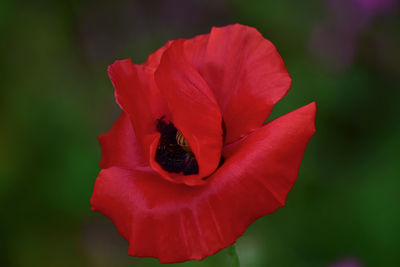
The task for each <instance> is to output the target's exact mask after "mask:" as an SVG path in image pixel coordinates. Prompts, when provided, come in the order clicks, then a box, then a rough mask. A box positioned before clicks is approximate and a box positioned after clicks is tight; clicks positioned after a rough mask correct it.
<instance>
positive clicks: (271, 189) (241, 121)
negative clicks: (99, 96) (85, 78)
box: [91, 25, 316, 263]
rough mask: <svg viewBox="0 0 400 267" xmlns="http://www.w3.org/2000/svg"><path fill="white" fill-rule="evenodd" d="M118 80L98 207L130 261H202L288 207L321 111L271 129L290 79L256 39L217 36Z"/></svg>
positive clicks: (243, 33)
mask: <svg viewBox="0 0 400 267" xmlns="http://www.w3.org/2000/svg"><path fill="white" fill-rule="evenodd" d="M108 72H109V75H110V78H111V80H112V82H113V85H114V87H115V96H116V99H117V102H118V104H119V106H120V107H121V109H122V110H123V112H122V115H121V117H120V118H119V119H118V120H117V121H116V122H115V124H114V125H113V127H112V128H111V130H110V132H109V133H107V134H104V135H102V136H100V137H99V140H100V143H101V146H102V150H103V158H102V160H101V163H100V165H101V168H102V170H101V172H100V174H99V176H98V177H97V180H96V183H95V186H94V192H93V196H92V198H91V205H92V208H93V210H96V211H100V212H101V213H103V214H104V215H106V216H107V217H109V218H110V219H111V220H112V221H113V222H114V223H115V225H116V227H117V229H118V231H119V233H120V234H121V235H122V236H123V237H124V238H126V239H127V240H128V241H129V243H130V246H129V254H130V255H132V256H139V257H147V256H150V257H156V258H158V259H159V260H160V261H161V262H163V263H166V262H181V261H186V260H193V259H196V260H200V259H203V258H204V257H206V256H208V255H211V254H214V253H216V252H217V251H219V250H220V249H222V248H225V247H227V246H229V245H230V244H232V243H234V242H235V241H236V239H237V238H238V237H239V236H240V235H242V234H243V232H244V231H245V230H246V228H247V227H248V226H249V225H250V224H251V223H252V222H253V221H254V220H256V219H257V218H259V217H261V216H264V215H266V214H268V213H272V212H274V211H275V210H276V209H278V208H279V207H281V206H283V205H284V204H285V200H286V196H287V194H288V192H289V191H290V189H291V188H292V186H293V184H294V183H295V181H296V177H297V172H298V169H299V167H300V162H301V159H302V156H303V153H304V150H305V148H306V145H307V142H308V140H309V139H310V137H311V136H312V135H313V134H314V132H315V128H314V120H315V110H316V105H315V103H311V104H309V105H307V106H304V107H302V108H300V109H298V110H295V111H293V112H291V113H289V114H287V115H285V116H282V117H280V118H278V119H276V120H274V121H271V122H269V123H267V124H266V125H263V122H264V121H265V120H266V118H267V117H268V115H269V114H270V112H271V110H272V108H273V106H274V104H275V103H276V102H277V101H279V100H280V99H281V98H282V97H283V96H284V95H285V94H286V93H287V91H288V90H289V87H290V83H291V79H290V77H289V74H288V73H287V71H286V68H285V66H284V63H283V61H282V59H281V57H280V56H279V54H278V52H277V51H276V48H275V47H274V46H273V45H272V43H271V42H269V41H268V40H265V39H264V38H263V37H262V36H261V34H260V33H259V32H258V31H257V30H255V29H254V28H251V27H247V26H243V25H230V26H226V27H221V28H213V29H212V30H211V33H210V34H205V35H199V36H197V37H195V38H193V39H188V40H183V39H179V40H175V41H170V42H168V43H167V44H166V45H165V46H163V47H162V48H160V49H159V50H157V51H156V52H154V53H153V54H151V55H150V56H149V58H148V60H147V61H146V62H145V63H144V64H142V65H135V64H133V63H132V62H131V61H130V60H129V59H128V60H121V61H116V62H115V63H114V64H113V65H111V66H110V67H109V69H108Z"/></svg>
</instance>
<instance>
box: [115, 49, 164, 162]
mask: <svg viewBox="0 0 400 267" xmlns="http://www.w3.org/2000/svg"><path fill="white" fill-rule="evenodd" d="M169 46H170V42H168V43H167V44H166V45H165V46H163V47H162V48H160V49H158V50H157V51H155V52H154V53H153V54H151V55H150V56H149V58H148V59H147V61H146V62H145V63H144V64H143V65H136V64H133V63H132V61H131V60H130V59H126V60H117V61H116V62H115V63H114V64H112V65H110V66H109V67H108V74H109V76H110V79H111V81H112V83H113V85H114V88H115V97H116V100H117V103H118V104H119V105H120V107H121V108H122V109H123V110H124V111H126V112H127V113H128V114H129V117H130V119H131V121H132V125H133V128H134V130H135V133H136V137H137V139H138V141H139V143H140V144H141V147H142V149H143V151H144V153H145V156H146V158H148V157H149V148H150V144H151V143H152V142H153V141H154V139H156V138H157V136H158V133H157V130H156V119H159V118H160V117H162V116H164V115H165V114H167V113H168V110H167V109H166V105H165V102H164V100H163V98H162V96H161V95H160V91H159V90H158V88H157V85H156V83H155V81H154V71H155V69H156V68H157V67H158V65H159V63H160V59H161V56H162V54H163V53H164V51H165V50H166V49H167V48H168V47H169Z"/></svg>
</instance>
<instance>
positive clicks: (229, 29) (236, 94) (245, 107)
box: [185, 24, 291, 144]
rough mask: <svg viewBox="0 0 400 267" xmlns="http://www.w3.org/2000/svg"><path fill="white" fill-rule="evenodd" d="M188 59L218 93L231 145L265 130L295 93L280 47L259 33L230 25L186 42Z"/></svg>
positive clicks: (240, 26) (227, 139)
mask: <svg viewBox="0 0 400 267" xmlns="http://www.w3.org/2000/svg"><path fill="white" fill-rule="evenodd" d="M185 55H186V57H187V59H188V61H189V62H190V63H191V64H193V65H194V66H195V67H196V69H197V70H198V71H199V73H200V74H201V75H202V77H203V78H204V80H205V81H206V82H207V84H208V86H209V87H210V88H211V90H212V91H213V92H214V94H215V97H216V100H217V101H218V104H219V105H220V108H221V112H222V115H223V118H224V121H225V125H226V128H227V136H226V140H225V143H226V144H229V143H231V142H233V141H235V140H238V139H239V138H240V137H242V136H244V135H245V134H247V133H249V132H250V131H252V130H254V129H256V128H258V127H260V126H261V125H262V124H263V122H264V121H265V120H266V119H267V117H268V115H269V114H270V112H271V110H272V108H273V106H274V104H275V103H276V102H278V101H279V100H280V99H281V98H282V97H283V96H284V95H285V94H286V93H287V92H288V90H289V88H290V84H291V78H290V76H289V74H288V72H287V70H286V68H285V65H284V63H283V60H282V58H281V57H280V55H279V53H278V52H277V50H276V48H275V46H274V45H273V44H272V43H271V42H270V41H268V40H266V39H265V38H263V37H262V35H261V34H260V33H259V32H258V31H257V30H256V29H254V28H252V27H248V26H243V25H239V24H236V25H229V26H226V27H221V28H213V29H212V30H211V33H210V34H209V35H200V36H197V37H196V38H193V39H189V40H186V42H185Z"/></svg>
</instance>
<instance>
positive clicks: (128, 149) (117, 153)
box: [99, 112, 149, 169]
mask: <svg viewBox="0 0 400 267" xmlns="http://www.w3.org/2000/svg"><path fill="white" fill-rule="evenodd" d="M99 142H100V145H101V148H102V158H101V162H100V166H101V168H103V169H106V168H110V167H113V166H118V167H123V168H128V169H131V168H138V167H141V166H148V165H149V164H148V162H146V161H145V159H144V157H143V155H142V150H141V149H140V147H139V144H138V142H137V139H136V136H135V133H134V131H133V128H132V122H131V121H130V118H129V115H128V114H127V113H126V112H122V114H121V116H120V117H119V118H118V120H117V121H116V122H115V123H114V125H113V126H112V128H111V130H110V131H109V132H108V133H106V134H103V135H101V136H99Z"/></svg>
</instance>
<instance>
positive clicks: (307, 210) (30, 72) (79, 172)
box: [0, 0, 400, 267]
mask: <svg viewBox="0 0 400 267" xmlns="http://www.w3.org/2000/svg"><path fill="white" fill-rule="evenodd" d="M331 2H332V1H331ZM339 2H344V3H345V2H346V1H339ZM348 2H351V1H348ZM398 7H399V6H398V5H397V7H393V8H390V10H387V11H385V12H383V11H382V12H380V13H379V14H378V13H377V14H375V15H370V17H369V19H368V21H367V22H366V23H364V25H363V26H362V27H361V29H357V31H350V30H349V32H347V28H349V29H350V28H351V27H352V26H354V23H357V22H360V21H362V20H363V19H364V18H363V17H359V16H361V15H360V14H359V13H357V12H353V11H351V8H350V7H346V5H345V4H344V5H342V7H341V9H340V8H339V11H337V10H336V11H335V10H334V9H332V6H330V5H329V2H328V1H326V2H324V1H317V0H314V1H297V0H280V1H261V0H248V1H238V0H235V1H228V0H226V1H223V0H221V1H200V0H198V1H196V0H190V1H189V0H187V1H178V0H165V1H153V0H146V1H108V0H98V1H94V0H93V1H46V0H39V1H13V0H2V1H1V2H0V33H1V39H0V40H1V41H0V73H1V74H0V77H1V79H0V212H1V213H0V214H1V215H0V216H1V217H0V218H1V219H0V266H42V267H46V266H68V267H69V266H74V267H78V266H159V265H160V264H159V263H158V261H157V260H155V259H139V258H132V257H129V256H128V255H127V249H128V244H127V242H126V241H125V240H123V239H122V238H121V237H120V236H119V235H118V234H117V231H116V230H115V227H114V226H113V224H112V223H111V221H109V220H108V219H107V218H106V217H104V216H103V215H101V214H99V213H94V212H92V211H91V210H90V206H89V198H90V196H91V192H92V188H93V183H94V180H95V178H96V175H97V173H98V171H99V165H98V163H99V160H100V148H99V145H98V142H97V136H98V135H99V134H101V133H104V132H106V131H108V129H109V128H110V127H111V125H112V123H113V122H114V120H115V119H116V118H117V117H118V115H119V113H120V110H119V108H118V107H117V105H116V104H115V101H114V97H113V88H112V85H111V83H110V81H109V79H108V77H107V73H106V68H107V65H109V64H111V63H112V62H113V61H114V60H116V59H123V58H128V57H130V58H132V60H133V61H134V62H136V63H141V62H143V61H144V60H145V59H146V57H147V56H148V55H149V54H150V53H151V52H152V51H154V50H155V49H156V48H158V47H160V46H162V45H163V44H164V43H165V42H166V41H167V40H169V39H176V38H179V37H193V36H195V35H197V34H200V33H206V32H209V30H210V28H211V26H213V25H216V26H222V25H226V24H230V23H235V22H239V23H242V24H247V25H251V26H254V27H256V28H257V29H259V31H260V32H261V33H262V34H263V35H264V36H265V37H266V38H267V39H269V40H271V41H272V42H273V43H274V44H275V45H276V46H277V48H278V50H279V52H280V54H281V55H282V57H283V59H284V61H285V63H286V65H287V68H288V70H289V73H290V74H291V76H292V78H293V85H292V89H291V91H290V93H289V94H288V95H287V96H286V97H285V99H284V100H282V101H281V102H280V103H279V104H278V105H277V106H276V108H275V109H274V111H273V115H272V117H277V116H280V115H283V114H285V113H287V112H289V111H291V110H294V109H296V108H299V107H301V106H302V105H305V104H307V103H309V102H311V101H313V100H315V101H317V103H318V112H317V122H316V127H317V134H316V135H315V136H314V137H313V138H312V140H311V142H310V143H309V146H308V147H307V150H306V153H305V156H304V159H303V162H302V166H301V169H300V172H299V179H298V181H297V183H296V185H295V186H294V188H293V190H292V191H291V193H290V194H289V197H288V201H287V205H286V207H284V208H282V209H280V210H278V211H277V212H276V213H274V214H272V215H268V216H266V217H263V218H262V219H259V220H258V221H256V222H255V223H253V224H252V225H251V226H250V227H249V229H248V230H247V231H246V233H245V234H244V236H243V237H241V238H239V240H238V242H237V248H238V253H239V257H240V260H241V262H242V265H243V266H252V267H253V266H255V267H258V266H274V267H276V266H277V267H281V266H283V267H286V266H300V267H302V266H304V267H306V266H330V265H331V264H334V263H337V262H340V261H341V260H344V259H348V258H351V259H353V260H355V261H357V262H359V264H360V265H363V266H385V267H386V266H389V267H390V266H400V254H399V249H400V245H399V243H400V231H399V227H400V214H399V213H400V212H399V210H400V209H399V204H400V196H399V193H398V191H399V190H400V174H399V171H400V166H399V165H400V160H399V151H400V117H399V116H400V112H399V107H398V105H399V100H400V86H399V84H400V56H399V55H400V50H399V47H400V35H399V29H400V20H399V12H398V11H399V8H398ZM348 9H349V10H350V11H348ZM358 11H359V10H358ZM346 12H348V13H350V15H349V14H347V15H346ZM341 16H343V18H342V17H341ZM346 16H347V17H346ZM346 18H347V20H346ZM349 18H351V19H352V20H349ZM338 21H342V22H343V24H344V25H341V26H340V25H339V26H338ZM353 22H354V23H353ZM339 24H340V23H339ZM318 27H322V28H324V27H325V29H330V30H327V32H328V33H327V36H328V37H327V38H328V39H329V38H330V40H334V42H328V45H321V44H317V48H316V45H315V44H314V43H313V41H312V40H313V38H314V37H313V36H314V34H315V32H316V30H315V29H316V28H318ZM343 31H345V32H346V34H338V32H339V33H341V32H343ZM353 39H354V40H353ZM349 40H353V41H351V42H350V43H351V44H352V46H351V47H352V48H351V47H350V49H353V50H352V51H353V52H354V55H353V56H352V57H350V60H349V59H348V58H347V59H343V58H342V57H343V55H345V53H346V51H347V50H346V49H344V50H343V49H342V48H341V46H340V44H342V43H344V44H348V42H349ZM345 46H346V45H345ZM174 266H182V267H183V266H229V262H228V261H227V255H226V252H225V251H222V252H220V253H218V254H216V255H215V256H211V257H209V258H207V259H205V260H204V261H202V262H187V263H183V264H177V265H174Z"/></svg>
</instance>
